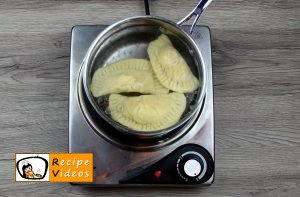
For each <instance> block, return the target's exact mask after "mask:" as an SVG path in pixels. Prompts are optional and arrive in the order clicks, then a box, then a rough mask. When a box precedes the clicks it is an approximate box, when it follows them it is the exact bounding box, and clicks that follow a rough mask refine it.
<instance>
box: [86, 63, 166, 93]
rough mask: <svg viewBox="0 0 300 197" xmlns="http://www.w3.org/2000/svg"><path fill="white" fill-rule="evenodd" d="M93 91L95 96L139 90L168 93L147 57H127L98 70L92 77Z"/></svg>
mask: <svg viewBox="0 0 300 197" xmlns="http://www.w3.org/2000/svg"><path fill="white" fill-rule="evenodd" d="M91 92H92V94H93V96H94V97H99V96H103V95H107V94H111V93H121V92H138V93H142V94H167V93H168V92H169V90H168V89H166V88H165V87H163V86H162V85H161V84H160V83H159V81H158V80H157V78H156V77H155V76H154V73H153V71H152V68H151V64H150V62H149V61H148V60H145V59H126V60H121V61H119V62H116V63H113V64H110V65H107V66H105V67H102V68H99V69H98V70H96V72H95V73H94V75H93V77H92V82H91Z"/></svg>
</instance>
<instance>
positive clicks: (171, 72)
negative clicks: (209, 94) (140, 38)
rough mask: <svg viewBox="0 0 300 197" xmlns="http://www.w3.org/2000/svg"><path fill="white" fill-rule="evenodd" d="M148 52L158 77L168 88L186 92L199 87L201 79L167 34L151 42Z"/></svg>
mask: <svg viewBox="0 0 300 197" xmlns="http://www.w3.org/2000/svg"><path fill="white" fill-rule="evenodd" d="M148 54H149V57H150V61H151V64H152V68H153V71H154V73H155V75H156V77H157V78H158V80H159V82H160V83H161V84H162V85H163V86H165V87H166V88H168V89H170V90H173V91H176V92H181V93H186V92H192V91H194V90H196V89H197V88H198V87H199V80H198V79H197V78H196V77H195V76H194V75H193V73H192V71H191V70H190V68H189V66H188V64H187V63H186V61H185V60H184V59H183V57H182V56H181V55H180V54H179V52H178V51H177V50H176V49H175V48H174V47H173V45H172V43H171V41H170V39H169V38H168V37H167V36H166V35H163V34H162V35H161V36H159V37H158V38H157V39H156V40H154V41H153V42H151V43H150V45H149V47H148Z"/></svg>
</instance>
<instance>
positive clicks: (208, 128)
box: [69, 25, 214, 186]
mask: <svg viewBox="0 0 300 197" xmlns="http://www.w3.org/2000/svg"><path fill="white" fill-rule="evenodd" d="M105 27H106V26H100V25H99V26H75V27H73V29H72V40H71V60H70V61H71V63H70V100H69V152H85V153H93V154H94V182H93V183H89V184H92V185H97V186H115V185H123V184H124V185H128V184H134V185H137V184H143V185H151V184H159V185H166V184H167V185H184V186H185V185H195V183H198V182H197V181H199V180H200V181H201V180H204V181H201V182H199V183H201V184H196V185H208V184H211V183H212V182H213V174H214V173H213V169H214V164H213V161H214V119H213V85H212V63H211V43H210V31H209V29H208V27H205V26H197V27H196V28H195V31H194V34H193V38H194V40H195V42H196V44H197V45H198V47H199V48H200V50H201V53H202V56H203V59H204V63H205V66H206V69H207V91H206V97H205V103H204V106H203V109H202V112H201V114H200V115H199V117H197V118H196V121H195V124H194V126H193V127H192V128H191V129H190V131H189V132H188V133H187V134H186V135H184V136H183V137H182V138H180V139H179V140H177V141H176V142H174V143H172V144H171V145H168V146H165V147H163V148H162V149H159V150H153V151H131V150H125V149H122V148H120V147H118V146H116V145H114V144H112V143H109V142H108V141H106V140H104V139H103V138H102V137H100V136H99V135H97V134H96V132H95V131H93V129H92V128H91V127H90V126H89V124H88V122H87V121H86V119H85V117H84V115H83V113H82V111H81V109H80V106H79V102H78V95H77V85H78V84H77V82H78V81H77V80H78V75H79V73H80V67H81V64H82V61H83V59H84V56H85V53H86V51H87V50H88V48H89V46H90V44H91V43H92V42H93V40H94V39H95V38H96V36H97V35H98V34H99V33H100V32H101V31H102V30H103V29H104V28H105ZM185 28H186V29H187V30H188V29H189V26H185ZM198 145H200V146H201V147H200V146H198ZM174 150H176V151H174ZM203 151H204V152H203ZM190 157H191V158H190ZM196 157H197V158H198V159H195V158H196ZM205 158H208V160H209V161H208V162H204V164H203V162H202V160H201V159H204V160H205ZM197 161H199V162H198V163H197ZM200 164H201V165H200ZM170 166H171V167H170ZM172 166H173V168H174V169H173V168H172ZM205 170H211V173H209V174H204V171H205ZM175 174H176V175H175ZM193 174H195V176H193ZM187 175H189V176H187ZM196 175H197V176H196ZM205 176H209V177H205Z"/></svg>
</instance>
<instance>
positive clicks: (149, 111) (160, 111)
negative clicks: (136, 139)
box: [109, 92, 186, 131]
mask: <svg viewBox="0 0 300 197" xmlns="http://www.w3.org/2000/svg"><path fill="white" fill-rule="evenodd" d="M185 108H186V98H185V96H184V94H182V93H177V92H173V93H170V94H162V95H141V96H137V97H127V96H122V95H120V94H111V95H110V97H109V110H110V114H111V116H112V119H113V120H115V121H117V122H119V123H121V124H122V125H124V126H127V127H128V128H130V129H134V130H138V131H155V130H161V129H165V128H168V127H170V126H172V125H174V124H176V123H177V122H178V121H179V120H180V117H181V116H182V114H183V112H184V110H185Z"/></svg>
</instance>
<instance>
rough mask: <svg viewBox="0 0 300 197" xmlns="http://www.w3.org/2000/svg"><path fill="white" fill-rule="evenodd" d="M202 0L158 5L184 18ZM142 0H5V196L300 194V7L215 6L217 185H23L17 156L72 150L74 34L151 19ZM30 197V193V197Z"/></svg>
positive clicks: (0, 82)
mask: <svg viewBox="0 0 300 197" xmlns="http://www.w3.org/2000/svg"><path fill="white" fill-rule="evenodd" d="M195 4H196V0H192V1H183V0H175V1H171V0H159V1H158V0H150V7H151V11H152V14H153V15H159V16H162V17H165V18H168V19H171V20H174V21H177V20H179V19H180V18H181V17H182V16H183V15H185V14H186V13H187V12H189V11H190V9H191V8H192V7H193V6H194V5H195ZM143 13H144V7H143V1H142V0H123V1H118V0H114V1H112V0H111V1H109V0H89V1H87V0H60V1H57V0H44V1H40V0H9V1H7V0H0V196H24V195H30V196H31V195H35V196H57V194H61V195H62V196H89V195H95V196H137V197H138V196H191V197H192V196H193V197H194V196H214V197H215V196H295V197H296V196H300V57H299V56H300V20H299V18H300V1H298V0H268V1H261V0H253V1H246V0H244V1H243V0H222V1H221V0H220V1H217V0H215V1H214V2H213V4H212V5H211V7H209V9H208V10H207V12H206V14H205V15H204V16H203V18H202V19H201V24H203V25H208V26H210V28H211V31H212V43H213V79H214V92H215V126H216V128H215V132H216V179H215V183H214V184H213V185H212V186H210V187H205V188H198V189H187V188H172V189H170V188H151V189H145V188H139V189H137V188H118V189H117V188H115V189H109V188H106V189H105V188H82V187H76V186H71V185H70V184H68V183H15V182H14V153H15V152H66V151H68V91H69V56H70V30H71V27H72V26H74V25H79V24H111V23H113V22H115V21H117V20H119V19H122V18H124V17H129V16H133V15H142V14H143ZM26 193H28V194H26Z"/></svg>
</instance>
